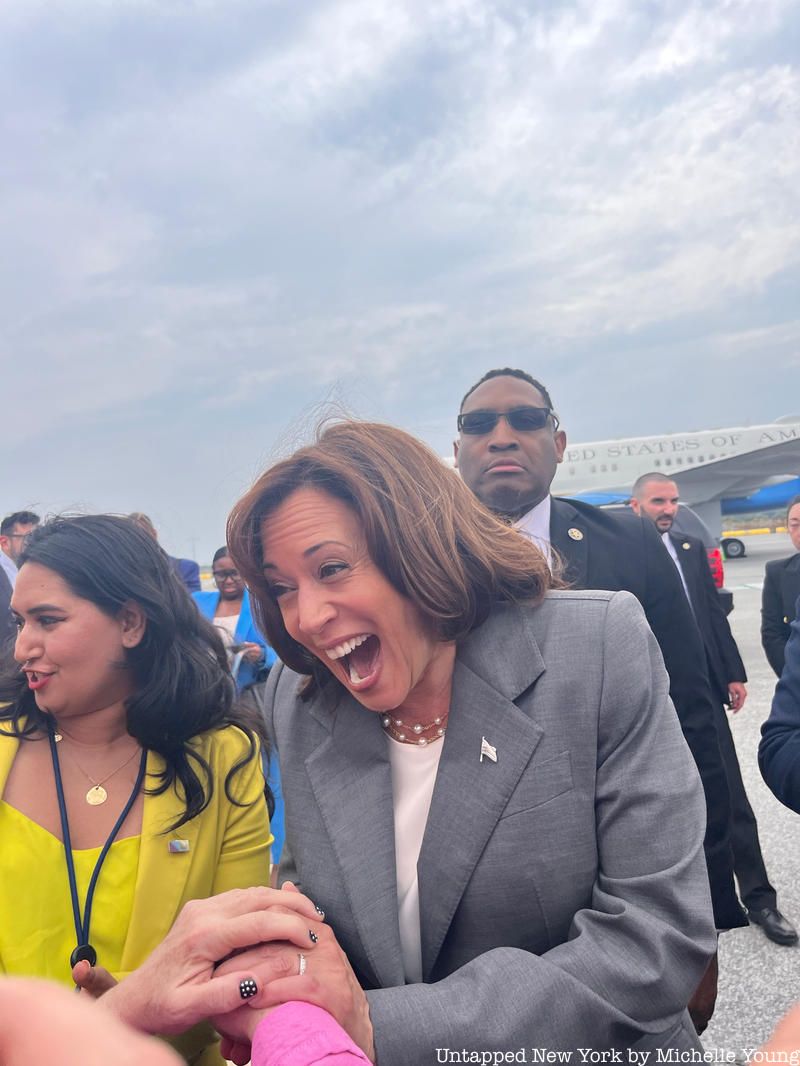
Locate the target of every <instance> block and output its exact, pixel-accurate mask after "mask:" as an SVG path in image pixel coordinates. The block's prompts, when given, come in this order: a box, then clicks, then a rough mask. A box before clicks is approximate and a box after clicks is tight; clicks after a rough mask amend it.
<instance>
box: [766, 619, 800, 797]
mask: <svg viewBox="0 0 800 1066" xmlns="http://www.w3.org/2000/svg"><path fill="white" fill-rule="evenodd" d="M798 612H800V600H798V601H797V604H796V609H795V617H794V621H793V622H792V624H791V626H790V627H789V630H790V632H789V639H788V641H787V642H786V647H785V649H784V664H783V671H782V673H781V676H780V679H779V680H778V684H777V686H776V688H775V695H774V696H773V698H772V710H771V711H770V715H769V718H768V719H767V720H766V722H765V723H764V725H763V726H762V727H761V743H760V744H759V747H758V765H759V768H760V770H761V776H762V777H763V778H764V780H765V781H766V783H767V785H768V786H769V788H770V789H771V790H772V792H773V794H774V795H775V796H776V797H777V798H778V799H779V800H780V801H781V803H783V804H784V805H785V806H787V807H789V808H790V809H791V810H793V811H796V812H797V813H798V814H800V614H798Z"/></svg>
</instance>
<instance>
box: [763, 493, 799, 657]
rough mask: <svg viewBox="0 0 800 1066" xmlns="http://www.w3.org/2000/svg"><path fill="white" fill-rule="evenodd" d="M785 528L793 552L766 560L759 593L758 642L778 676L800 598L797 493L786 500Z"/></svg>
mask: <svg viewBox="0 0 800 1066" xmlns="http://www.w3.org/2000/svg"><path fill="white" fill-rule="evenodd" d="M786 530H787V532H788V534H789V539H790V540H791V542H792V546H793V547H794V549H795V553H794V555H789V556H787V557H786V558H785V559H773V560H772V562H769V563H767V569H766V573H765V575H764V587H763V590H762V593H761V644H762V646H763V648H764V651H765V652H766V653H767V659H768V660H769V665H770V666H771V667H772V669H773V670H774V671H775V673H776V674H777V675H778V677H780V676H781V673H782V672H783V659H784V656H783V649H784V647H785V646H786V641H787V640H788V639H789V631H790V626H791V624H792V622H793V621H794V620H795V617H796V615H797V607H796V605H797V601H798V598H800V496H795V497H794V499H793V500H790V501H789V506H788V508H787V511H786Z"/></svg>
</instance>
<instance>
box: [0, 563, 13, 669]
mask: <svg viewBox="0 0 800 1066" xmlns="http://www.w3.org/2000/svg"><path fill="white" fill-rule="evenodd" d="M12 591H13V590H12V588H11V582H10V581H9V580H8V574H7V573H6V572H5V570H4V569H3V568H2V567H1V566H0V667H3V666H5V665H6V664H9V665H10V663H11V659H12V655H11V646H12V644H13V641H14V637H15V635H16V628H15V626H14V622H13V620H12V618H11V606H10V604H11V593H12Z"/></svg>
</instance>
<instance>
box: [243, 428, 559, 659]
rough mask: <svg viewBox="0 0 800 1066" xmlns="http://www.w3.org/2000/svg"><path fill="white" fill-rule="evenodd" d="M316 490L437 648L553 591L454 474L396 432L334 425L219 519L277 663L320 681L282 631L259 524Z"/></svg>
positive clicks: (541, 567) (541, 569) (528, 549)
mask: <svg viewBox="0 0 800 1066" xmlns="http://www.w3.org/2000/svg"><path fill="white" fill-rule="evenodd" d="M299 488H315V489H319V490H321V491H322V492H327V493H329V494H330V495H331V496H334V497H336V498H337V499H339V500H342V501H344V502H345V503H346V504H347V505H348V506H350V507H352V509H353V510H354V511H355V513H356V514H357V515H358V517H359V519H360V521H361V524H362V526H363V530H364V537H365V540H366V544H367V548H368V550H369V554H370V557H371V559H372V561H373V562H374V563H375V564H376V565H377V566H378V567H379V568H380V570H381V571H382V572H383V574H384V575H385V577H386V578H387V579H388V580H389V581H390V582H391V584H392V585H393V586H394V587H395V588H396V589H397V591H398V592H399V593H400V594H401V595H403V596H405V597H407V598H408V599H409V600H411V602H412V603H413V604H414V606H415V607H416V608H417V610H418V611H419V613H420V615H421V616H422V618H423V619H424V620H425V622H426V623H427V624H428V625H429V627H430V631H431V632H432V633H433V634H434V635H435V636H436V637H437V639H439V640H442V641H450V640H456V641H457V640H459V639H460V638H462V637H465V636H466V635H467V634H468V633H470V632H471V631H472V630H473V629H475V628H476V626H479V625H480V624H481V623H482V622H483V621H485V619H486V618H487V616H488V615H489V613H490V611H491V610H492V608H493V606H495V605H497V604H502V603H527V604H534V603H537V602H538V601H539V599H541V597H542V596H543V594H544V592H545V590H546V589H547V587H548V586H549V585H550V584H551V581H550V572H549V569H548V566H547V563H546V562H545V560H544V558H543V556H542V555H541V554H540V552H539V551H538V550H537V549H536V548H535V547H534V546H533V545H532V544H531V543H530V541H528V540H527V539H526V538H525V537H523V536H521V535H520V534H519V533H518V532H517V531H516V530H514V529H511V528H509V527H508V526H506V525H504V524H503V523H502V522H501V521H500V520H499V519H497V518H495V516H494V515H493V514H491V512H490V511H488V510H487V509H486V508H485V507H484V506H483V505H482V504H481V503H479V502H478V500H477V499H476V497H475V496H474V495H473V494H472V492H471V491H470V490H469V489H468V488H467V486H466V485H465V484H464V483H463V481H462V480H461V478H460V477H459V476H458V474H457V473H456V472H455V471H454V470H449V469H448V468H447V467H446V466H445V464H444V463H443V462H442V460H441V459H440V458H439V457H438V456H437V455H436V454H435V453H434V452H433V451H431V449H430V448H428V447H427V446H426V445H424V444H422V443H421V442H420V441H418V440H416V439H415V438H414V437H412V436H410V434H408V433H404V432H403V430H400V429H395V428H394V427H393V426H385V425H380V424H379V423H374V422H355V421H346V422H336V423H333V424H329V425H327V427H323V428H322V429H321V430H320V431H319V432H318V434H317V439H316V441H315V443H313V444H311V445H309V446H308V447H306V448H301V449H300V450H299V451H297V452H295V453H294V455H292V456H290V457H289V458H288V459H284V460H282V461H281V462H278V463H276V464H275V465H274V466H272V467H270V468H269V470H267V471H266V472H265V473H264V474H262V475H261V477H260V478H259V479H258V480H257V481H256V483H255V484H254V485H253V487H252V488H251V489H250V491H249V492H247V493H246V494H245V495H244V496H243V497H242V499H241V500H239V502H238V503H237V504H236V505H235V506H234V508H233V510H232V511H231V514H230V517H229V519H228V546H229V548H230V552H231V556H232V558H233V559H234V561H235V563H236V565H237V566H238V568H239V570H240V571H241V573H242V575H243V577H244V579H245V581H246V582H247V584H248V586H249V588H250V594H251V598H252V604H253V608H254V613H255V616H256V620H257V622H258V623H259V625H260V626H261V628H262V629H263V631H264V633H265V634H266V636H267V638H268V640H269V642H270V644H272V646H273V648H274V649H275V651H276V652H277V653H278V655H279V656H280V658H281V659H282V660H283V661H284V662H285V663H286V664H287V666H290V667H291V668H292V669H293V670H296V671H298V672H299V673H303V674H314V675H315V676H317V677H320V676H324V675H325V674H328V671H327V670H325V671H324V674H323V675H319V674H318V672H317V671H316V670H315V669H314V667H315V664H316V663H317V660H316V658H315V657H314V656H312V655H311V654H310V653H309V652H308V651H306V649H305V648H303V647H302V645H300V644H298V643H297V642H296V641H295V640H293V639H292V638H291V637H290V636H289V634H288V633H287V631H286V628H285V627H284V624H283V619H282V617H281V612H280V607H279V606H278V604H277V602H276V601H275V599H274V598H273V597H272V596H271V594H270V592H269V589H268V582H267V580H266V578H265V576H264V572H263V569H262V567H263V556H262V550H261V527H262V523H263V521H264V519H265V518H266V517H267V516H268V515H270V514H272V513H273V512H274V511H275V510H276V509H277V508H278V507H279V506H280V505H281V504H282V503H283V502H284V500H286V499H287V498H288V497H289V496H290V495H291V494H292V493H293V492H294V491H295V490H296V489H299Z"/></svg>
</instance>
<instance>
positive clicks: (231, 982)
mask: <svg viewBox="0 0 800 1066" xmlns="http://www.w3.org/2000/svg"><path fill="white" fill-rule="evenodd" d="M301 954H302V955H304V956H306V957H307V958H306V972H305V973H304V974H302V975H301V974H300V972H299V969H300V967H299V962H300V955H301ZM79 965H80V967H81V969H78V968H77V967H76V970H75V972H74V977H75V980H76V983H78V984H79V985H81V986H82V987H85V988H86V989H87V990H89V991H92V992H97V993H99V992H105V994H104V995H103V996H102V999H101V1000H100V1003H101V1004H102V1005H103V1006H104V1007H105V1009H107V1010H109V1011H111V1012H113V1013H114V1014H116V1016H117V1017H119V1018H121V1019H123V1020H124V1021H126V1022H128V1024H130V1025H132V1026H133V1027H134V1028H137V1029H139V1030H142V1031H144V1032H148V1033H160V1034H171V1033H180V1032H184V1031H185V1030H186V1029H188V1028H189V1027H190V1026H192V1025H194V1024H195V1023H196V1022H199V1021H202V1020H203V1019H206V1018H210V1019H211V1021H212V1022H213V1024H214V1025H215V1027H216V1028H217V1029H218V1030H219V1032H220V1033H221V1034H222V1036H223V1046H222V1051H223V1053H224V1054H225V1055H226V1056H227V1057H229V1058H233V1060H234V1061H235V1062H246V1061H247V1060H248V1059H249V1056H250V1041H251V1039H252V1035H253V1032H254V1031H255V1028H256V1026H257V1025H258V1023H259V1022H260V1021H261V1020H262V1019H263V1017H264V1016H265V1014H266V1013H268V1012H269V1011H270V1010H272V1009H274V1008H275V1007H277V1006H278V1005H279V1004H281V1003H286V1002H289V1001H290V1000H304V1001H305V1002H307V1003H314V1004H316V1005H318V1006H320V1007H322V1008H324V1009H325V1010H327V1011H329V1013H330V1014H332V1015H333V1017H334V1018H335V1019H336V1020H337V1021H338V1022H339V1024H340V1025H341V1026H342V1027H343V1028H344V1029H345V1030H346V1031H347V1032H348V1034H349V1035H350V1036H351V1038H352V1039H353V1040H354V1041H355V1042H356V1043H357V1044H358V1045H359V1047H361V1048H362V1049H363V1051H364V1052H365V1054H366V1055H367V1056H368V1057H369V1058H370V1060H372V1061H374V1058H375V1054H374V1047H373V1040H372V1026H371V1024H370V1020H369V1006H368V1003H367V999H366V996H365V995H364V992H363V990H362V989H361V986H360V985H359V983H358V981H357V979H356V976H355V974H354V973H353V970H352V967H351V966H350V963H349V962H348V960H347V956H346V955H345V954H344V952H343V951H342V949H341V948H340V947H339V944H338V943H337V941H336V937H335V936H334V935H333V931H332V930H331V929H330V928H329V927H328V926H326V925H325V924H324V922H323V921H322V919H321V913H320V912H319V911H317V909H316V907H315V906H314V904H313V903H312V902H311V900H309V899H308V898H307V897H306V896H304V895H302V893H300V892H298V891H297V889H296V888H294V886H293V885H284V887H283V889H281V890H278V889H272V888H248V889H234V890H233V891H230V892H224V893H222V894H221V895H219V896H214V897H212V898H211V899H204V900H193V901H191V902H189V903H187V904H186V905H185V906H184V908H183V910H182V911H181V913H180V914H179V915H178V918H177V919H176V921H175V924H174V925H173V927H172V929H171V930H170V932H169V933H168V934H167V936H166V938H165V939H164V940H163V941H162V943H161V944H160V945H159V946H158V947H157V948H156V949H155V950H154V951H153V953H152V954H151V955H150V956H149V958H148V959H147V960H146V961H145V962H144V963H143V964H142V965H141V966H140V967H139V968H138V969H137V970H134V971H133V973H131V974H130V975H128V976H127V977H125V978H124V980H122V981H121V982H120V983H119V984H117V985H114V986H113V987H111V988H110V989H109V990H108V991H106V988H107V986H108V983H109V981H108V980H106V976H104V972H103V971H101V970H100V969H99V968H96V969H95V970H90V969H89V968H88V967H87V966H86V965H85V964H79Z"/></svg>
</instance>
